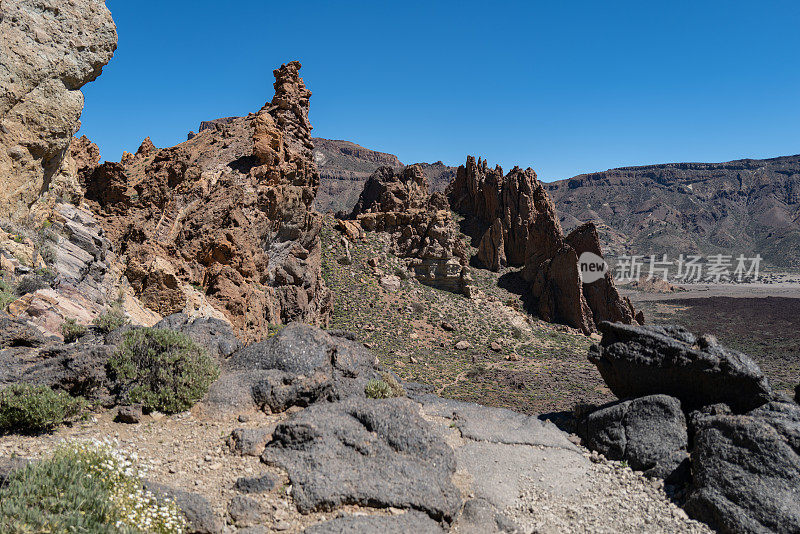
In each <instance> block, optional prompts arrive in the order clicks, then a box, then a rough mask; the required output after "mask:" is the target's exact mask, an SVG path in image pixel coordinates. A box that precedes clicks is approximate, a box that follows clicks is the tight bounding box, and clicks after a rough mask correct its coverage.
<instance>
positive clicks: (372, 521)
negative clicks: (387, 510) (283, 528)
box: [303, 510, 444, 534]
mask: <svg viewBox="0 0 800 534" xmlns="http://www.w3.org/2000/svg"><path fill="white" fill-rule="evenodd" d="M303 532H305V534H375V533H378V532H380V533H382V534H408V533H410V532H414V533H418V534H443V533H444V530H442V527H441V526H439V523H437V522H436V521H434V520H433V519H431V518H430V517H428V516H427V515H425V514H423V513H422V512H416V511H413V510H410V511H408V512H406V513H404V514H401V515H392V516H345V517H339V518H337V519H332V520H330V521H325V522H324V523H318V524H316V525H313V526H310V527H308V528H307V529H305V530H304V531H303Z"/></svg>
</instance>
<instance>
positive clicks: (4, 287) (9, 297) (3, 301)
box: [0, 279, 17, 310]
mask: <svg viewBox="0 0 800 534" xmlns="http://www.w3.org/2000/svg"><path fill="white" fill-rule="evenodd" d="M16 299H17V296H16V295H15V294H14V292H13V291H12V290H11V286H9V285H8V284H7V283H6V282H5V281H4V280H2V279H0V310H4V309H5V308H6V306H8V305H9V304H10V303H12V302H14V301H15V300H16Z"/></svg>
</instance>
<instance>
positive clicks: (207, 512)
mask: <svg viewBox="0 0 800 534" xmlns="http://www.w3.org/2000/svg"><path fill="white" fill-rule="evenodd" d="M144 489H145V490H147V491H149V492H150V493H152V494H153V495H154V496H155V497H156V498H157V499H159V500H167V499H168V500H171V501H173V502H174V503H175V504H177V505H178V508H180V510H181V512H182V513H183V515H184V516H185V517H186V520H187V521H188V523H189V530H188V531H187V532H189V533H190V534H221V533H222V532H223V530H224V528H225V525H224V523H223V521H222V518H220V517H219V516H218V515H217V513H216V512H215V511H214V507H213V506H212V505H211V503H210V502H208V500H207V499H206V498H205V497H203V496H202V495H198V494H196V493H190V492H188V491H183V490H180V489H176V488H172V487H169V486H165V485H163V484H158V483H156V482H150V481H145V483H144Z"/></svg>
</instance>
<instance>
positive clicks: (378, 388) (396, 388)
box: [364, 372, 406, 399]
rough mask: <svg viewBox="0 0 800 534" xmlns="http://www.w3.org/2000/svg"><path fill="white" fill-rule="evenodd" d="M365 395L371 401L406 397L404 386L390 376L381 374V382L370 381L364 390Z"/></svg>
mask: <svg viewBox="0 0 800 534" xmlns="http://www.w3.org/2000/svg"><path fill="white" fill-rule="evenodd" d="M364 393H365V394H366V395H367V397H368V398H370V399H388V398H390V397H405V395H406V392H405V390H404V389H403V386H402V385H400V383H399V382H398V381H397V380H395V378H394V377H393V376H392V375H391V374H390V373H386V372H383V373H381V379H380V380H370V381H369V382H367V386H366V387H365V388H364Z"/></svg>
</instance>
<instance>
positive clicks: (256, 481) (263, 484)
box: [233, 445, 278, 493]
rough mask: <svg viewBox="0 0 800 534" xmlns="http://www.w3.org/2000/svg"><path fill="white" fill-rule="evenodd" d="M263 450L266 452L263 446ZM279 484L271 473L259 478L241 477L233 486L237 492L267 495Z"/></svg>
mask: <svg viewBox="0 0 800 534" xmlns="http://www.w3.org/2000/svg"><path fill="white" fill-rule="evenodd" d="M261 450H262V451H263V450H264V446H263V445H262V447H261ZM277 484H278V481H277V479H276V478H275V477H274V476H273V475H270V474H269V473H266V474H263V475H261V476H258V477H240V478H237V479H236V483H235V484H234V485H233V487H234V488H236V490H237V491H240V492H242V493H267V492H268V491H270V490H272V489H273V488H274V487H275V486H276V485H277Z"/></svg>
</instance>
